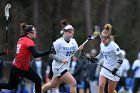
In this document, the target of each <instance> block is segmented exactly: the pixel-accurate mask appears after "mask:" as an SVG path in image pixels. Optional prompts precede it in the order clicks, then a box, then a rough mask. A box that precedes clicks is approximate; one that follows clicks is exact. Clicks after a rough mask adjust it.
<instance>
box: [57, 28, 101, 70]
mask: <svg viewBox="0 0 140 93" xmlns="http://www.w3.org/2000/svg"><path fill="white" fill-rule="evenodd" d="M97 36H100V27H99V26H94V31H93V32H92V34H91V35H90V36H88V38H87V39H86V41H85V42H84V43H83V44H82V46H84V45H85V44H86V43H87V42H88V41H89V40H94V38H96V37H97ZM78 51H79V49H77V50H76V51H75V52H73V54H72V55H71V56H70V57H69V59H68V61H69V60H70V59H71V57H73V56H74V55H75V54H76V53H77V52H78ZM63 65H64V63H63V64H62V65H61V66H60V67H59V68H58V69H57V70H59V69H60V68H61V67H62V66H63Z"/></svg>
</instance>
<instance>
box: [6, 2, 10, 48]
mask: <svg viewBox="0 0 140 93" xmlns="http://www.w3.org/2000/svg"><path fill="white" fill-rule="evenodd" d="M10 8H11V4H7V5H6V6H5V17H6V37H5V48H7V46H8V45H7V41H8V19H9V9H10Z"/></svg>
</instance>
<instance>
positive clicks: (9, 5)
mask: <svg viewBox="0 0 140 93" xmlns="http://www.w3.org/2000/svg"><path fill="white" fill-rule="evenodd" d="M10 8H11V4H7V5H6V6H5V16H6V19H7V20H8V18H9V9H10Z"/></svg>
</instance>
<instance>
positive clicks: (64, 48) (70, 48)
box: [63, 47, 76, 51]
mask: <svg viewBox="0 0 140 93" xmlns="http://www.w3.org/2000/svg"><path fill="white" fill-rule="evenodd" d="M63 50H66V51H71V50H76V47H63Z"/></svg>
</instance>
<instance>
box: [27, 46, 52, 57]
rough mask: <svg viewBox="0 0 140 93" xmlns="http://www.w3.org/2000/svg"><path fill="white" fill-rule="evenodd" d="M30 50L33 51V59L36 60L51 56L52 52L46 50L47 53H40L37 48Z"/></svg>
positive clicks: (31, 47) (33, 47)
mask: <svg viewBox="0 0 140 93" xmlns="http://www.w3.org/2000/svg"><path fill="white" fill-rule="evenodd" d="M29 50H30V51H31V53H32V55H33V57H35V58H37V57H42V56H45V55H49V53H50V52H51V51H50V50H46V51H45V52H39V51H37V50H36V48H35V46H30V47H29Z"/></svg>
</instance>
